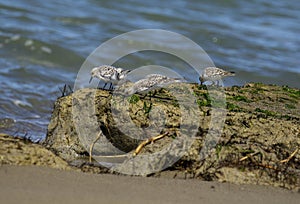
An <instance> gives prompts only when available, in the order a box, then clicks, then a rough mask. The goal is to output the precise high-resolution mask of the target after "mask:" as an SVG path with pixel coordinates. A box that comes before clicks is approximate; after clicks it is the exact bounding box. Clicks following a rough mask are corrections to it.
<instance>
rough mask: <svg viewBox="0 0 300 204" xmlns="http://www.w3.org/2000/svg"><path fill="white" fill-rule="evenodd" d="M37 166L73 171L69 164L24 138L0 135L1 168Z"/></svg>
mask: <svg viewBox="0 0 300 204" xmlns="http://www.w3.org/2000/svg"><path fill="white" fill-rule="evenodd" d="M7 164H9V165H22V166H23V165H37V166H49V167H52V168H55V169H64V170H67V169H71V167H70V166H69V165H68V163H67V162H65V161H64V160H63V159H61V158H60V157H58V156H56V155H55V154H53V152H51V151H49V150H47V149H45V148H44V147H43V146H41V145H39V144H34V143H32V142H31V141H30V140H27V139H24V138H17V137H12V136H9V135H6V134H1V133H0V166H1V165H7Z"/></svg>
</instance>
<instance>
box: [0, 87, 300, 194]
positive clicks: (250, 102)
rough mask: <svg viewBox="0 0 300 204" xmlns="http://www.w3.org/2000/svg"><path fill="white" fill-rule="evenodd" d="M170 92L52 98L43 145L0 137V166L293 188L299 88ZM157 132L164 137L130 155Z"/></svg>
mask: <svg viewBox="0 0 300 204" xmlns="http://www.w3.org/2000/svg"><path fill="white" fill-rule="evenodd" d="M170 90H171V91H173V93H174V92H175V93H176V98H174V95H172V93H170V92H168V91H167V90H166V89H162V90H158V91H157V92H156V93H155V94H153V96H151V95H149V94H148V95H147V96H146V97H145V95H144V94H142V95H133V96H131V97H129V98H128V97H124V96H122V95H120V94H118V93H116V92H115V93H114V94H112V93H111V92H108V91H104V90H97V89H81V90H78V91H76V92H75V93H73V94H71V95H68V96H64V97H61V98H59V99H57V101H56V103H55V106H54V110H53V114H52V118H51V121H50V123H49V126H48V133H47V137H46V139H45V141H43V142H42V145H43V146H42V145H39V144H34V143H32V142H30V141H29V140H27V139H23V138H15V137H11V136H8V135H5V134H0V143H1V145H0V164H1V165H3V164H13V165H42V166H51V167H54V168H59V169H76V168H74V167H73V166H74V165H75V166H77V167H80V168H81V170H82V171H84V172H93V173H107V172H114V173H121V174H134V175H147V176H153V177H171V178H194V179H201V180H216V181H222V182H223V181H226V182H232V183H245V184H261V185H272V186H280V187H284V188H288V189H299V188H300V150H299V147H300V128H299V127H300V112H299V110H300V90H298V89H292V88H289V87H279V86H273V85H264V84H247V85H245V86H244V87H231V88H226V89H225V90H222V89H219V88H216V87H215V88H209V90H207V89H206V88H205V87H204V86H198V85H193V84H192V85H182V86H180V87H170ZM150 96H151V97H150ZM225 96H226V97H225ZM224 99H225V100H224ZM161 133H166V134H167V136H166V137H163V138H161V139H159V140H157V141H155V142H153V143H150V144H147V145H146V146H145V147H144V148H142V149H141V152H140V153H139V154H138V155H137V156H133V151H134V150H135V148H136V147H137V146H138V145H139V144H140V143H142V142H143V141H144V140H145V139H148V138H149V137H153V136H157V135H160V134H161ZM98 135H100V139H99V140H97V141H96V142H95V146H94V148H93V158H94V159H95V161H94V162H93V163H89V162H87V159H88V155H89V153H88V149H89V147H90V145H91V144H92V143H93V141H95V139H96V138H97V136H98ZM45 147H46V148H47V149H49V150H51V151H52V152H53V153H54V154H53V153H52V152H51V151H49V150H47V149H45ZM56 155H58V156H59V157H58V156H56ZM65 161H67V162H68V163H67V162H65ZM99 162H100V164H101V165H99ZM105 162H106V163H105ZM107 162H108V163H107ZM107 164H110V165H111V164H112V165H111V166H108V167H110V171H108V169H107V168H103V165H106V166H107ZM70 165H71V166H70Z"/></svg>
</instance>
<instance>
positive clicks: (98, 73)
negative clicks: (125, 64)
mask: <svg viewBox="0 0 300 204" xmlns="http://www.w3.org/2000/svg"><path fill="white" fill-rule="evenodd" d="M129 72H130V70H125V69H122V68H116V67H113V66H110V65H101V66H99V67H95V68H93V69H92V71H91V79H90V82H91V80H92V79H93V78H94V77H96V78H98V79H100V80H102V81H104V82H105V85H104V87H105V86H106V84H107V83H111V86H112V85H116V84H118V83H119V82H120V81H121V80H123V79H125V77H126V76H127V74H128V73H129ZM104 87H103V88H104Z"/></svg>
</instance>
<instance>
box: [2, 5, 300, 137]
mask: <svg viewBox="0 0 300 204" xmlns="http://www.w3.org/2000/svg"><path fill="white" fill-rule="evenodd" d="M299 10H300V2H299V1H298V0H289V1H284V0H278V1H267V0H249V1H238V0H228V1H223V0H214V1H206V0H204V1H196V0H193V1H183V0H173V1H171V2H170V1H169V2H167V1H164V2H161V1H158V0H152V1H137V0H129V1H121V0H114V1H107V0H101V1H97V0H79V1H71V0H60V1H58V0H49V1H38V0H26V1H25V0H14V1H7V0H0V19H1V20H0V21H1V24H0V54H1V58H0V99H1V100H0V123H4V121H6V122H7V121H10V122H9V128H3V127H2V126H1V125H0V131H1V132H8V133H11V134H14V135H19V136H25V135H28V136H31V137H32V138H33V139H40V138H44V137H45V134H46V128H47V124H48V122H49V119H50V116H51V110H52V107H53V102H54V101H55V99H56V98H57V96H59V95H60V91H59V87H62V86H63V85H64V84H70V85H71V86H73V83H74V80H75V78H76V75H77V72H78V70H79V69H80V67H81V65H82V63H83V62H84V60H85V59H86V58H87V57H88V56H89V54H90V53H91V52H92V51H93V50H94V49H96V48H97V47H98V46H99V45H100V44H101V43H103V42H105V41H106V40H109V39H111V38H113V37H115V36H118V35H120V34H123V33H125V32H129V31H133V30H137V29H150V28H151V29H154V28H155V29H164V30H169V31H173V32H176V33H179V34H182V35H184V36H186V37H188V38H190V39H191V40H193V41H194V42H196V43H197V44H199V45H200V46H201V47H202V48H203V49H204V50H205V51H206V53H207V54H208V55H209V56H210V57H211V59H212V60H213V62H214V63H215V65H216V66H218V67H222V68H224V69H227V70H230V71H235V72H236V73H237V76H236V77H231V78H228V79H226V80H225V81H224V84H225V85H226V86H230V85H234V84H236V85H243V84H244V83H247V82H252V81H256V82H264V83H272V84H278V85H288V86H291V87H298V88H300V82H299V81H300V65H299V62H300V54H299V53H300V38H299V33H300V12H299ZM161 43H164V42H161ZM174 46H175V47H176V44H175V45H174ZM184 49H185V50H188V49H189V47H184ZM103 56H105V53H103ZM148 64H157V65H163V66H167V67H176V71H178V72H179V74H182V75H184V77H186V78H188V80H189V81H193V82H197V80H198V79H197V76H195V75H192V74H190V73H189V72H186V71H185V70H186V69H185V66H187V65H186V64H185V63H182V62H180V60H178V59H177V60H174V59H173V58H172V56H168V55H161V54H155V53H149V52H141V53H137V54H133V55H131V56H128V57H127V58H124V59H122V60H120V61H119V64H118V65H119V66H124V67H129V68H132V69H133V68H136V67H138V66H143V65H148Z"/></svg>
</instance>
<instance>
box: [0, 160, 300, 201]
mask: <svg viewBox="0 0 300 204" xmlns="http://www.w3.org/2000/svg"><path fill="white" fill-rule="evenodd" d="M0 177H1V179H0V189H1V190H0V203H45V204H47V203H64V204H67V203H72V204H77V203H122V204H126V203H131V204H134V203H139V204H141V203H143V204H145V203H163V204H168V203H172V204H176V203H223V204H226V203H230V204H235V203H239V204H240V203H251V204H253V203H255V204H257V203H272V204H276V203H299V201H300V193H299V192H291V191H288V190H285V189H281V188H273V187H266V186H255V185H234V184H229V183H218V182H204V181H200V180H195V179H193V180H180V179H163V178H142V177H131V176H117V175H108V174H89V173H82V172H76V171H63V170H56V169H52V168H47V167H37V166H9V165H5V166H0Z"/></svg>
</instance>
